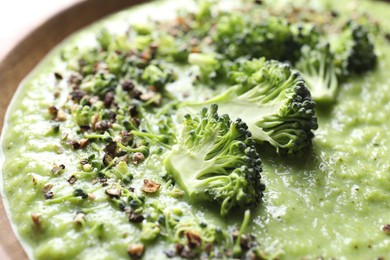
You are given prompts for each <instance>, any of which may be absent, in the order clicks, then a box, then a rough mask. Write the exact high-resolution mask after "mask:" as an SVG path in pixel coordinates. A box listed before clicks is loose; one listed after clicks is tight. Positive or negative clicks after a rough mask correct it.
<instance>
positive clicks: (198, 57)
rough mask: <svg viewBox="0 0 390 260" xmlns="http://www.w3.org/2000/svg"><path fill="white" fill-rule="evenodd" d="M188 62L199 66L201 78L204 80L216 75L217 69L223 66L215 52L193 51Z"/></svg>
mask: <svg viewBox="0 0 390 260" xmlns="http://www.w3.org/2000/svg"><path fill="white" fill-rule="evenodd" d="M188 63H189V64H192V65H196V66H198V68H199V71H200V78H201V80H202V81H204V82H207V80H208V79H210V78H214V77H216V74H217V73H216V71H217V70H218V69H219V68H220V66H221V65H220V62H219V60H218V59H217V58H216V57H215V56H214V55H213V54H208V53H191V54H190V55H189V56H188Z"/></svg>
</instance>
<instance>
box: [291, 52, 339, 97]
mask: <svg viewBox="0 0 390 260" xmlns="http://www.w3.org/2000/svg"><path fill="white" fill-rule="evenodd" d="M296 68H297V69H298V70H299V71H300V72H301V73H302V77H303V78H304V79H305V81H306V83H307V87H308V88H309V90H310V93H311V96H312V97H313V99H314V100H315V101H316V102H317V103H329V102H333V101H334V100H335V97H336V93H337V88H338V82H337V69H336V68H335V65H334V55H333V53H332V52H331V50H330V46H329V44H319V45H317V46H316V47H315V48H313V49H312V48H310V47H309V46H304V47H302V56H301V58H300V60H299V61H298V63H297V64H296Z"/></svg>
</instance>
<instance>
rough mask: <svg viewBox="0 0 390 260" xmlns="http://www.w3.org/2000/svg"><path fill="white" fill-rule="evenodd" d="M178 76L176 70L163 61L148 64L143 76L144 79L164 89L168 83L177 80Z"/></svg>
mask: <svg viewBox="0 0 390 260" xmlns="http://www.w3.org/2000/svg"><path fill="white" fill-rule="evenodd" d="M176 78H177V76H176V74H175V72H174V71H173V70H172V69H171V68H169V67H168V66H167V65H165V64H162V63H161V64H157V63H155V64H150V65H148V66H147V67H146V68H145V70H144V72H143V74H142V77H141V79H142V81H144V82H145V83H147V84H149V85H152V86H155V87H156V88H158V89H162V88H163V87H164V86H165V85H167V84H168V83H171V82H173V81H175V80H176Z"/></svg>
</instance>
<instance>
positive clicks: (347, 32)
mask: <svg viewBox="0 0 390 260" xmlns="http://www.w3.org/2000/svg"><path fill="white" fill-rule="evenodd" d="M370 37H371V35H370V29H369V27H368V26H364V25H360V24H358V23H357V22H354V21H349V22H347V23H346V24H345V26H344V27H343V30H342V32H341V35H337V39H336V40H335V41H333V42H332V50H333V51H334V53H335V54H336V61H335V64H336V66H338V67H340V68H341V69H343V71H344V74H346V75H348V74H353V73H357V74H359V73H362V72H366V71H369V70H372V69H374V68H375V65H376V63H377V56H376V54H375V47H374V44H373V43H372V41H371V38H370Z"/></svg>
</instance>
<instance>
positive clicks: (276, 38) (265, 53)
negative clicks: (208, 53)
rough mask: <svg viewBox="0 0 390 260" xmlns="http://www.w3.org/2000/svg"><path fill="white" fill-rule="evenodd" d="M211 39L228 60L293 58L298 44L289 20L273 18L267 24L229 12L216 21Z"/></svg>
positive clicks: (283, 59) (284, 59)
mask: <svg viewBox="0 0 390 260" xmlns="http://www.w3.org/2000/svg"><path fill="white" fill-rule="evenodd" d="M212 38H213V40H214V43H215V45H216V50H217V52H219V53H221V54H223V55H225V56H226V57H227V58H229V59H236V58H239V57H248V58H260V57H266V58H267V59H276V60H282V61H286V60H289V61H291V60H294V59H295V58H296V57H295V55H294V54H296V51H295V50H299V45H298V43H297V42H296V41H295V39H294V35H293V33H292V31H291V29H290V24H289V22H288V21H287V20H285V19H281V18H270V19H268V20H267V21H264V23H259V22H254V21H248V20H246V19H245V18H244V17H243V16H242V15H240V14H236V13H228V14H225V15H222V16H221V17H220V19H219V20H218V21H217V24H216V27H215V31H214V32H213V33H212Z"/></svg>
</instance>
